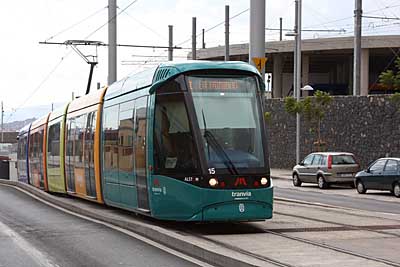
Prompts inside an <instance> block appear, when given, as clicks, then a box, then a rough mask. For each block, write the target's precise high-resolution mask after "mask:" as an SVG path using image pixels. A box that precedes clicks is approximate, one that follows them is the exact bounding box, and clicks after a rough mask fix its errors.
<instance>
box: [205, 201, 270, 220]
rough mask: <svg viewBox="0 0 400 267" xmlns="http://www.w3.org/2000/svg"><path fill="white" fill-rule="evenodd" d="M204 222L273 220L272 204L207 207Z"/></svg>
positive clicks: (229, 203)
mask: <svg viewBox="0 0 400 267" xmlns="http://www.w3.org/2000/svg"><path fill="white" fill-rule="evenodd" d="M202 213H203V214H202V215H203V216H202V217H203V221H257V220H266V219H270V218H272V203H266V202H258V201H249V200H246V201H231V202H223V203H218V204H214V205H210V206H208V207H205V208H204V209H203V211H202Z"/></svg>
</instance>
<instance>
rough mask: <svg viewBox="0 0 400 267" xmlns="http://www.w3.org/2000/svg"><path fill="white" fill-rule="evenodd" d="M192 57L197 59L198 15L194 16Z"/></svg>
mask: <svg viewBox="0 0 400 267" xmlns="http://www.w3.org/2000/svg"><path fill="white" fill-rule="evenodd" d="M192 59H193V60H196V17H193V18H192Z"/></svg>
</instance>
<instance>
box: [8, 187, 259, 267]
mask: <svg viewBox="0 0 400 267" xmlns="http://www.w3.org/2000/svg"><path fill="white" fill-rule="evenodd" d="M0 184H5V185H9V186H14V187H18V188H21V189H22V191H25V193H26V192H28V193H31V194H33V195H35V196H36V197H38V198H40V199H42V200H45V201H47V202H50V203H51V204H54V205H56V206H59V207H61V208H64V209H66V210H68V211H72V212H75V213H77V214H80V215H84V216H87V217H91V218H93V219H97V220H99V221H102V222H106V223H109V224H112V225H115V226H118V227H121V228H123V229H127V230H129V231H132V232H134V233H136V234H139V235H141V236H144V237H146V238H149V239H151V240H153V241H155V242H157V243H161V244H163V245H165V246H167V247H169V248H172V249H174V250H176V251H179V252H181V253H183V254H185V255H188V256H191V257H193V258H197V259H200V260H201V261H204V262H207V263H209V264H212V265H217V266H238V267H254V266H263V265H265V264H266V262H265V261H262V260H259V259H255V258H253V257H250V256H248V255H245V254H243V253H240V252H238V251H235V250H231V249H228V248H224V247H218V246H217V245H216V244H215V243H213V242H210V241H207V240H204V239H199V238H198V237H193V236H190V237H187V236H184V235H182V234H180V233H179V232H176V231H170V230H168V229H166V228H162V227H161V226H157V225H151V224H146V223H142V222H139V221H136V219H135V218H134V216H133V215H132V220H123V219H119V218H115V217H114V218H113V216H111V215H108V216H107V215H105V214H100V213H97V212H96V210H91V209H89V208H82V207H79V206H77V205H74V204H70V203H67V202H66V201H63V200H62V198H59V197H56V196H54V195H51V194H48V193H46V192H44V191H42V190H40V189H37V188H36V187H33V186H31V185H28V184H25V183H21V182H16V181H8V180H0ZM185 237H186V238H187V239H190V238H192V239H193V238H194V239H196V238H198V239H199V240H198V241H199V242H197V243H196V242H190V241H189V240H185ZM193 241H196V240H193ZM227 255H230V256H227Z"/></svg>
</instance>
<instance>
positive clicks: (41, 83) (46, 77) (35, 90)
mask: <svg viewBox="0 0 400 267" xmlns="http://www.w3.org/2000/svg"><path fill="white" fill-rule="evenodd" d="M137 1H139V0H134V1H132V2H131V3H130V4H128V5H127V6H126V7H125V8H124V9H123V10H122V11H121V12H120V13H118V14H116V15H115V16H114V17H113V18H111V19H109V20H108V21H107V22H106V23H105V24H103V25H101V26H100V27H98V28H97V29H96V30H95V31H93V32H91V33H90V34H89V35H88V36H87V37H86V38H85V39H87V38H89V37H90V36H92V35H93V34H95V33H96V32H98V31H99V30H100V29H101V28H103V27H104V26H105V25H107V24H108V23H109V22H110V21H111V20H113V19H115V18H116V17H118V16H119V15H120V14H121V13H122V12H123V11H125V10H126V9H128V8H129V7H130V6H132V5H133V4H134V3H136V2H137ZM103 9H104V8H102V9H101V10H103ZM99 12H100V10H99V11H96V12H95V13H93V14H91V15H89V16H88V17H87V18H85V19H83V20H82V21H80V22H78V23H76V24H80V23H82V22H83V21H86V20H87V19H89V18H91V17H93V16H94V15H95V14H97V13H99ZM75 26H76V25H75V24H74V25H72V26H70V27H68V28H67V29H65V30H63V31H60V33H58V34H56V35H59V34H61V33H62V32H65V31H67V30H69V29H71V28H73V27H75ZM71 52H72V50H70V51H69V52H68V53H66V54H65V55H64V56H63V57H61V60H60V61H59V62H58V63H57V65H56V66H55V67H54V68H53V69H52V70H51V71H50V72H49V73H48V74H47V75H46V76H45V78H44V79H43V80H42V81H41V82H40V83H39V85H38V86H37V87H36V88H35V89H34V90H33V91H32V93H31V94H30V95H29V96H28V97H27V98H26V99H25V100H24V101H23V102H22V104H20V105H19V106H18V107H17V108H15V109H13V112H12V113H11V114H10V115H9V117H8V119H7V122H8V120H9V119H11V118H12V116H13V115H14V114H15V112H16V111H17V110H19V109H20V108H22V107H23V106H24V105H25V104H26V103H27V102H28V100H29V99H30V98H31V97H33V96H34V95H35V94H36V93H37V92H38V91H39V89H40V88H41V87H42V86H43V84H44V83H45V82H46V81H47V80H48V79H49V78H50V77H51V75H52V74H53V73H54V72H55V71H56V70H57V68H58V67H59V66H60V65H61V63H62V62H63V61H64V59H65V58H66V57H68V56H69V55H70V54H71Z"/></svg>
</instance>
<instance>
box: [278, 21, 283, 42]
mask: <svg viewBox="0 0 400 267" xmlns="http://www.w3.org/2000/svg"><path fill="white" fill-rule="evenodd" d="M279 41H282V18H279Z"/></svg>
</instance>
